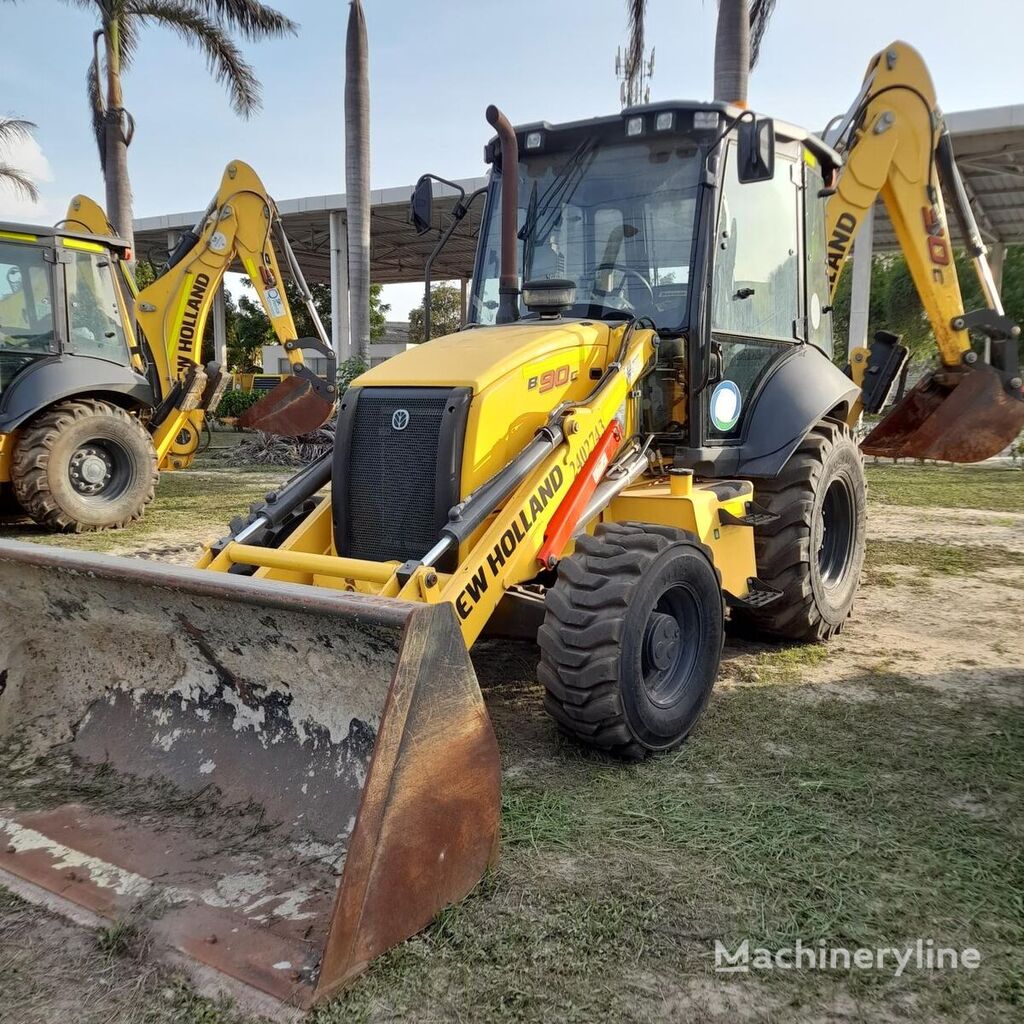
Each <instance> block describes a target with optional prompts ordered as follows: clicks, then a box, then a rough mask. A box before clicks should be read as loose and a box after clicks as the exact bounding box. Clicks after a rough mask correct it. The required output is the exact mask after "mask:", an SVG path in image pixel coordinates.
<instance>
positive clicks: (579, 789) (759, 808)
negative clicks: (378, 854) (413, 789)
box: [311, 648, 1024, 1024]
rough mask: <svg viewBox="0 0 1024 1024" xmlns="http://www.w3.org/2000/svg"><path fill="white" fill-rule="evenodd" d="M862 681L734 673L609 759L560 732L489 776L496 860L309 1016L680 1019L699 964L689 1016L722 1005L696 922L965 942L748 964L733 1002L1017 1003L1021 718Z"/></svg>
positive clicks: (887, 1008)
mask: <svg viewBox="0 0 1024 1024" xmlns="http://www.w3.org/2000/svg"><path fill="white" fill-rule="evenodd" d="M810 649H811V650H814V649H816V648H810ZM799 650H808V649H807V648H801V649H799ZM765 664H772V662H766V663H765ZM774 664H775V666H776V667H777V665H778V663H777V662H776V663H774ZM782 666H783V667H782V668H781V669H778V671H780V673H781V675H782V676H783V677H785V676H787V675H788V671H789V667H788V664H787V662H786V660H785V659H783V661H782ZM773 670H775V669H774V668H773ZM851 685H858V681H854V682H852V683H851ZM859 686H860V688H861V691H862V693H863V694H866V695H867V696H868V697H869V699H867V700H860V701H856V702H846V701H838V700H835V701H824V702H816V703H814V704H810V703H808V702H804V701H798V700H794V699H792V698H791V697H790V696H789V695H788V694H787V691H786V690H785V689H772V688H770V687H761V686H758V687H739V688H736V689H734V690H731V691H728V692H726V693H724V694H722V695H720V696H719V697H718V698H717V699H716V700H715V701H714V702H713V704H712V708H711V710H710V712H709V715H708V717H707V718H706V720H705V722H704V723H703V724H702V726H701V728H700V729H699V730H698V733H697V734H696V735H695V736H694V737H693V739H692V740H691V741H690V742H689V743H687V744H686V746H685V747H684V748H683V749H682V750H681V751H679V752H678V753H675V754H672V755H668V756H666V757H662V758H657V759H654V760H652V761H650V762H645V763H643V764H640V765H620V764H612V763H609V762H608V761H606V760H604V759H602V758H599V757H596V756H593V755H589V754H575V753H574V752H573V751H572V749H571V748H569V747H568V746H567V745H566V746H565V748H564V749H565V751H566V756H564V757H561V756H559V757H552V758H551V759H550V760H548V761H546V762H545V763H544V764H543V765H542V766H541V765H539V766H538V768H537V771H536V777H535V778H532V779H531V778H527V777H524V776H523V775H522V774H521V773H517V774H516V775H515V777H514V778H510V779H507V780H506V784H505V805H504V815H503V821H502V829H503V861H502V863H501V865H500V866H499V867H498V869H497V870H496V871H495V872H494V874H493V875H492V876H490V877H489V878H488V879H487V880H486V881H485V882H484V883H483V884H482V885H481V886H479V887H478V888H477V890H476V891H475V892H474V893H473V895H472V896H471V897H470V898H469V899H468V900H466V901H464V902H463V903H462V904H460V905H459V906H458V907H455V908H452V909H451V910H450V911H448V912H447V913H446V914H445V915H443V916H442V917H441V918H440V919H439V920H438V921H437V922H435V924H434V925H433V926H432V927H431V928H430V929H428V931H427V932H426V933H425V934H424V935H422V936H421V937H419V938H417V939H415V940H413V941H412V942H409V943H406V944H405V945H403V946H401V947H399V948H398V949H396V950H394V951H392V952H391V953H390V954H389V955H388V956H386V957H384V958H383V959H382V960H381V961H379V962H378V963H377V964H376V965H374V966H373V967H372V968H371V969H370V971H369V972H368V974H367V975H366V976H365V977H364V978H363V979H361V980H360V981H358V982H357V983H356V984H355V986H354V987H353V988H352V990H351V991H350V992H349V993H347V994H346V995H345V996H343V997H342V998H341V999H339V1000H336V1001H335V1002H333V1003H331V1004H330V1005H328V1006H327V1007H325V1008H322V1009H321V1010H319V1011H317V1012H316V1013H315V1014H314V1015H313V1017H312V1018H311V1020H312V1021H313V1022H315V1024H340V1022H342V1021H349V1020H369V1019H416V1020H445V1019H448V1020H451V1019H483V1020H489V1021H513V1020H524V1019H558V1020H566V1021H592V1020H599V1019H600V1020H612V1019H614V1020H623V1019H629V1020H652V1019H658V1018H671V1017H673V1016H675V1017H693V1018H695V1019H696V1018H700V1013H699V1004H700V1000H699V996H700V991H699V988H698V987H697V986H698V985H699V984H700V983H703V984H704V985H706V986H708V988H709V989H710V990H711V991H712V992H716V993H718V994H717V995H716V996H715V998H716V999H717V1000H719V1005H718V1009H717V1011H715V1012H709V1013H708V1015H707V1019H718V1020H733V1019H738V1018H739V1017H740V1016H743V1015H742V1014H740V1013H739V1012H738V1011H737V1008H736V1007H735V1006H732V1005H727V1006H724V1007H723V1006H722V1005H721V1002H720V1001H721V1000H722V999H725V998H726V996H725V994H724V993H725V992H726V991H727V985H726V983H725V981H724V980H723V979H721V978H719V976H717V975H715V974H714V973H713V970H712V956H713V946H714V939H715V938H720V939H721V940H722V941H724V942H726V943H728V944H730V946H731V947H732V946H734V945H736V944H738V943H739V942H740V941H741V940H742V939H743V938H749V939H750V942H751V945H752V946H754V945H764V946H767V947H768V948H779V947H780V946H784V945H791V944H792V943H793V942H794V941H795V939H796V938H797V937H800V938H801V939H803V940H804V941H805V942H816V941H817V940H818V939H819V938H821V939H825V940H826V941H827V942H829V943H830V944H833V945H845V946H850V947H854V946H860V945H864V946H877V945H892V944H902V943H904V942H909V941H912V940H914V939H916V938H917V937H922V938H925V939H927V938H933V939H934V940H935V942H936V944H942V945H950V946H954V947H956V948H963V947H966V946H971V945H973V946H976V947H977V948H979V949H980V950H981V953H982V958H983V959H982V965H981V967H980V968H979V969H978V970H976V971H972V972H960V973H959V974H958V973H956V972H947V973H942V974H936V973H932V974H928V973H927V972H921V973H916V974H915V973H911V972H908V973H907V974H905V975H904V976H903V977H902V978H900V979H894V978H893V977H892V975H891V974H885V973H877V972H870V971H869V972H854V973H851V974H849V975H843V976H840V977H834V976H829V977H825V976H823V975H822V974H821V973H820V972H811V971H808V972H776V974H774V975H773V976H771V977H769V976H761V977H759V978H758V979H756V980H755V979H750V982H751V986H748V988H747V989H746V991H748V992H749V993H750V996H749V1000H748V1005H747V1009H748V1010H752V1011H753V1013H752V1014H751V1015H750V1017H749V1019H758V1020H761V1019H792V1018H793V1017H794V1016H795V1015H796V1011H797V1010H799V1011H800V1012H801V1013H806V1012H807V1011H808V1010H811V1011H813V1012H816V1013H818V1014H826V1013H827V1012H830V1011H831V1009H833V1008H834V1000H835V998H836V997H837V994H839V995H841V996H845V997H846V998H852V999H854V1000H856V1002H857V1003H858V1005H859V1009H860V1012H861V1013H862V1014H863V1019H878V1018H879V1017H880V1016H886V1015H887V1014H889V1013H891V1012H894V1011H896V1010H898V1009H899V1008H900V1007H904V1008H906V1007H907V1006H912V1013H911V1016H912V1017H913V1018H914V1019H919V1020H925V1019H928V1020H936V1021H937V1020H948V1021H959V1020H963V1019H967V1018H969V1017H971V1018H974V1019H984V1020H986V1021H993V1022H995V1021H1002V1020H1005V1021H1010V1020H1013V1019H1015V1017H1016V1014H1017V1012H1019V1006H1018V1005H1017V1004H1015V1002H1014V1001H1015V1000H1017V999H1018V998H1019V996H1020V991H1019V986H1018V982H1017V968H1016V966H1015V964H1016V963H1017V962H1018V959H1017V958H1019V955H1020V932H1019V921H1020V912H1021V904H1020V895H1019V887H1020V877H1021V871H1022V865H1024V860H1022V854H1021V850H1022V848H1024V844H1022V839H1024V820H1022V814H1021V808H1022V806H1024V801H1022V799H1021V797H1022V795H1024V768H1022V765H1024V760H1022V758H1021V753H1022V750H1024V722H1022V719H1021V716H1020V714H1019V713H1018V712H1013V713H1010V712H1007V711H1005V710H998V709H992V708H990V707H989V706H987V705H985V704H983V703H982V702H981V701H971V702H968V703H966V704H964V705H963V706H961V707H959V708H958V711H957V714H955V715H951V714H950V713H949V709H948V708H947V707H943V706H939V705H938V704H937V702H936V701H935V699H934V695H933V694H931V693H928V692H927V691H926V690H925V689H924V688H920V687H917V686H914V685H912V684H909V683H907V682H905V681H903V680H901V679H899V678H898V677H879V676H871V677H865V679H863V680H860V681H859ZM780 752H781V753H780ZM965 795H966V796H967V797H968V799H966V800H960V801H958V800H956V799H955V798H958V797H959V798H963V797H964V796H965ZM961 806H962V807H966V808H970V809H971V810H964V809H961ZM977 807H980V808H982V810H983V813H974V811H973V809H975V808H977ZM705 991H707V989H706V990H705ZM673 998H675V999H677V1000H678V1001H677V1002H676V1003H672V1002H671V1000H672V999H673ZM730 998H731V997H730ZM741 998H743V996H742V992H741ZM695 1000H696V1001H695ZM762 1014H763V1016H762ZM812 1015H813V1014H812ZM700 1019H704V1018H700ZM744 1019H747V1017H746V1016H744Z"/></svg>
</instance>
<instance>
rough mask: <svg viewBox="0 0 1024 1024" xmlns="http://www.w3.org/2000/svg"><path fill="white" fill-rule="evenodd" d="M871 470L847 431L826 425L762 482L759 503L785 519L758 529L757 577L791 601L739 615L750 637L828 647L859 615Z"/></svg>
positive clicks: (740, 611)
mask: <svg viewBox="0 0 1024 1024" xmlns="http://www.w3.org/2000/svg"><path fill="white" fill-rule="evenodd" d="M865 494H866V485H865V481H864V463H863V459H862V457H861V453H860V449H859V448H858V447H857V445H856V443H855V442H854V440H853V437H852V435H851V433H850V430H849V428H848V427H847V426H846V424H845V423H842V422H839V421H837V420H829V419H826V420H822V421H821V422H820V423H818V424H817V426H815V427H814V429H813V430H811V432H810V433H809V434H808V435H807V437H805V438H804V440H803V441H802V442H801V443H800V446H799V447H798V448H797V450H796V451H795V452H794V453H793V455H792V456H791V457H790V459H789V461H788V462H787V463H786V465H785V467H784V468H783V470H782V472H781V473H780V474H779V475H778V476H777V477H775V478H774V479H772V480H764V481H760V480H759V481H756V482H755V484H754V497H755V498H756V499H757V501H758V503H759V504H761V505H763V506H764V507H765V508H767V509H768V510H769V511H771V512H775V513H776V514H777V515H778V516H779V518H778V519H777V520H776V521H775V522H773V523H769V524H767V525H766V526H762V527H756V528H755V532H754V547H755V549H756V554H757V575H758V577H759V578H760V579H762V580H763V581H764V582H765V583H768V584H770V585H771V586H773V587H775V588H776V590H781V591H782V594H783V596H782V597H780V598H778V599H777V600H775V601H773V602H772V603H771V604H769V605H766V606H765V607H764V608H761V609H757V610H752V611H748V610H746V609H737V610H734V611H733V613H732V617H733V622H734V623H735V624H736V625H737V626H738V627H739V630H740V631H741V632H744V633H756V634H758V635H760V636H764V637H768V638H772V639H779V640H803V641H815V640H825V639H827V638H828V637H830V636H832V635H833V634H834V633H837V632H839V630H841V629H842V628H843V625H844V624H845V622H846V620H847V619H848V618H849V617H850V615H851V614H852V611H853V602H854V598H855V597H856V594H857V587H858V586H859V584H860V573H861V568H862V567H863V565H864V548H865V536H864V534H865Z"/></svg>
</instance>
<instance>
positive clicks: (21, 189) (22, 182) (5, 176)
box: [0, 163, 39, 203]
mask: <svg viewBox="0 0 1024 1024" xmlns="http://www.w3.org/2000/svg"><path fill="white" fill-rule="evenodd" d="M0 185H7V186H9V187H10V188H11V189H13V190H14V191H15V192H17V193H18V194H19V195H23V196H26V197H27V198H29V199H31V200H32V202H33V203H34V202H36V201H37V200H38V199H39V190H38V189H37V188H36V186H35V182H34V181H32V179H31V178H30V177H29V176H28V175H27V174H26V173H25V172H24V171H19V170H18V168H17V167H11V166H10V164H4V163H0Z"/></svg>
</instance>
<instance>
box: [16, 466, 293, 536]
mask: <svg viewBox="0 0 1024 1024" xmlns="http://www.w3.org/2000/svg"><path fill="white" fill-rule="evenodd" d="M287 477H288V472H287V471H286V470H281V471H276V470H269V471H268V470H267V469H266V468H265V467H259V468H257V469H234V468H232V469H223V468H204V469H201V470H195V469H193V470H185V471H183V472H180V473H165V474H164V475H163V476H162V477H161V478H160V484H159V486H158V487H157V491H156V498H155V499H154V500H153V502H152V504H151V505H150V506H149V507H148V508H147V509H146V514H145V515H144V516H143V517H142V519H141V520H139V522H137V523H133V524H132V525H131V526H127V527H125V529H123V530H106V531H103V532H101V533H84V534H77V535H75V534H59V533H50V532H49V531H47V530H42V529H40V528H39V527H37V526H36V525H35V524H34V523H31V522H28V521H25V522H18V523H5V524H4V525H3V526H2V528H0V534H2V535H3V536H5V537H10V538H12V539H14V540H24V541H32V542H34V543H38V544H51V545H54V546H57V547H66V548H75V549H78V550H82V551H100V552H103V551H118V550H128V549H142V550H145V549H146V548H147V547H148V546H151V545H153V544H155V543H159V542H160V541H165V542H166V541H168V540H172V539H177V540H178V541H179V542H181V541H182V540H184V542H185V543H190V542H191V543H195V542H196V541H198V540H199V539H200V538H202V537H203V536H205V535H206V534H207V533H209V532H210V531H214V532H215V531H217V530H218V529H221V528H223V530H224V532H227V524H228V523H229V522H230V520H231V519H232V517H234V516H237V515H243V514H245V513H247V512H248V511H249V506H250V505H251V504H252V503H253V502H256V501H260V500H262V499H263V496H264V495H265V494H266V492H267V491H268V490H271V489H272V488H274V487H276V486H278V485H279V484H280V483H281V482H282V481H284V480H285V479H287Z"/></svg>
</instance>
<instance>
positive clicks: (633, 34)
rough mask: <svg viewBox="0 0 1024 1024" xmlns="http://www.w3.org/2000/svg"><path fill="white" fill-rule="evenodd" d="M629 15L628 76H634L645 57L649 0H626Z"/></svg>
mask: <svg viewBox="0 0 1024 1024" xmlns="http://www.w3.org/2000/svg"><path fill="white" fill-rule="evenodd" d="M626 13H627V15H628V16H629V43H628V45H627V46H626V77H627V78H633V77H634V76H635V75H636V74H637V73H638V72H639V70H640V62H641V61H642V60H643V59H644V19H645V16H646V14H647V0H626Z"/></svg>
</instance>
